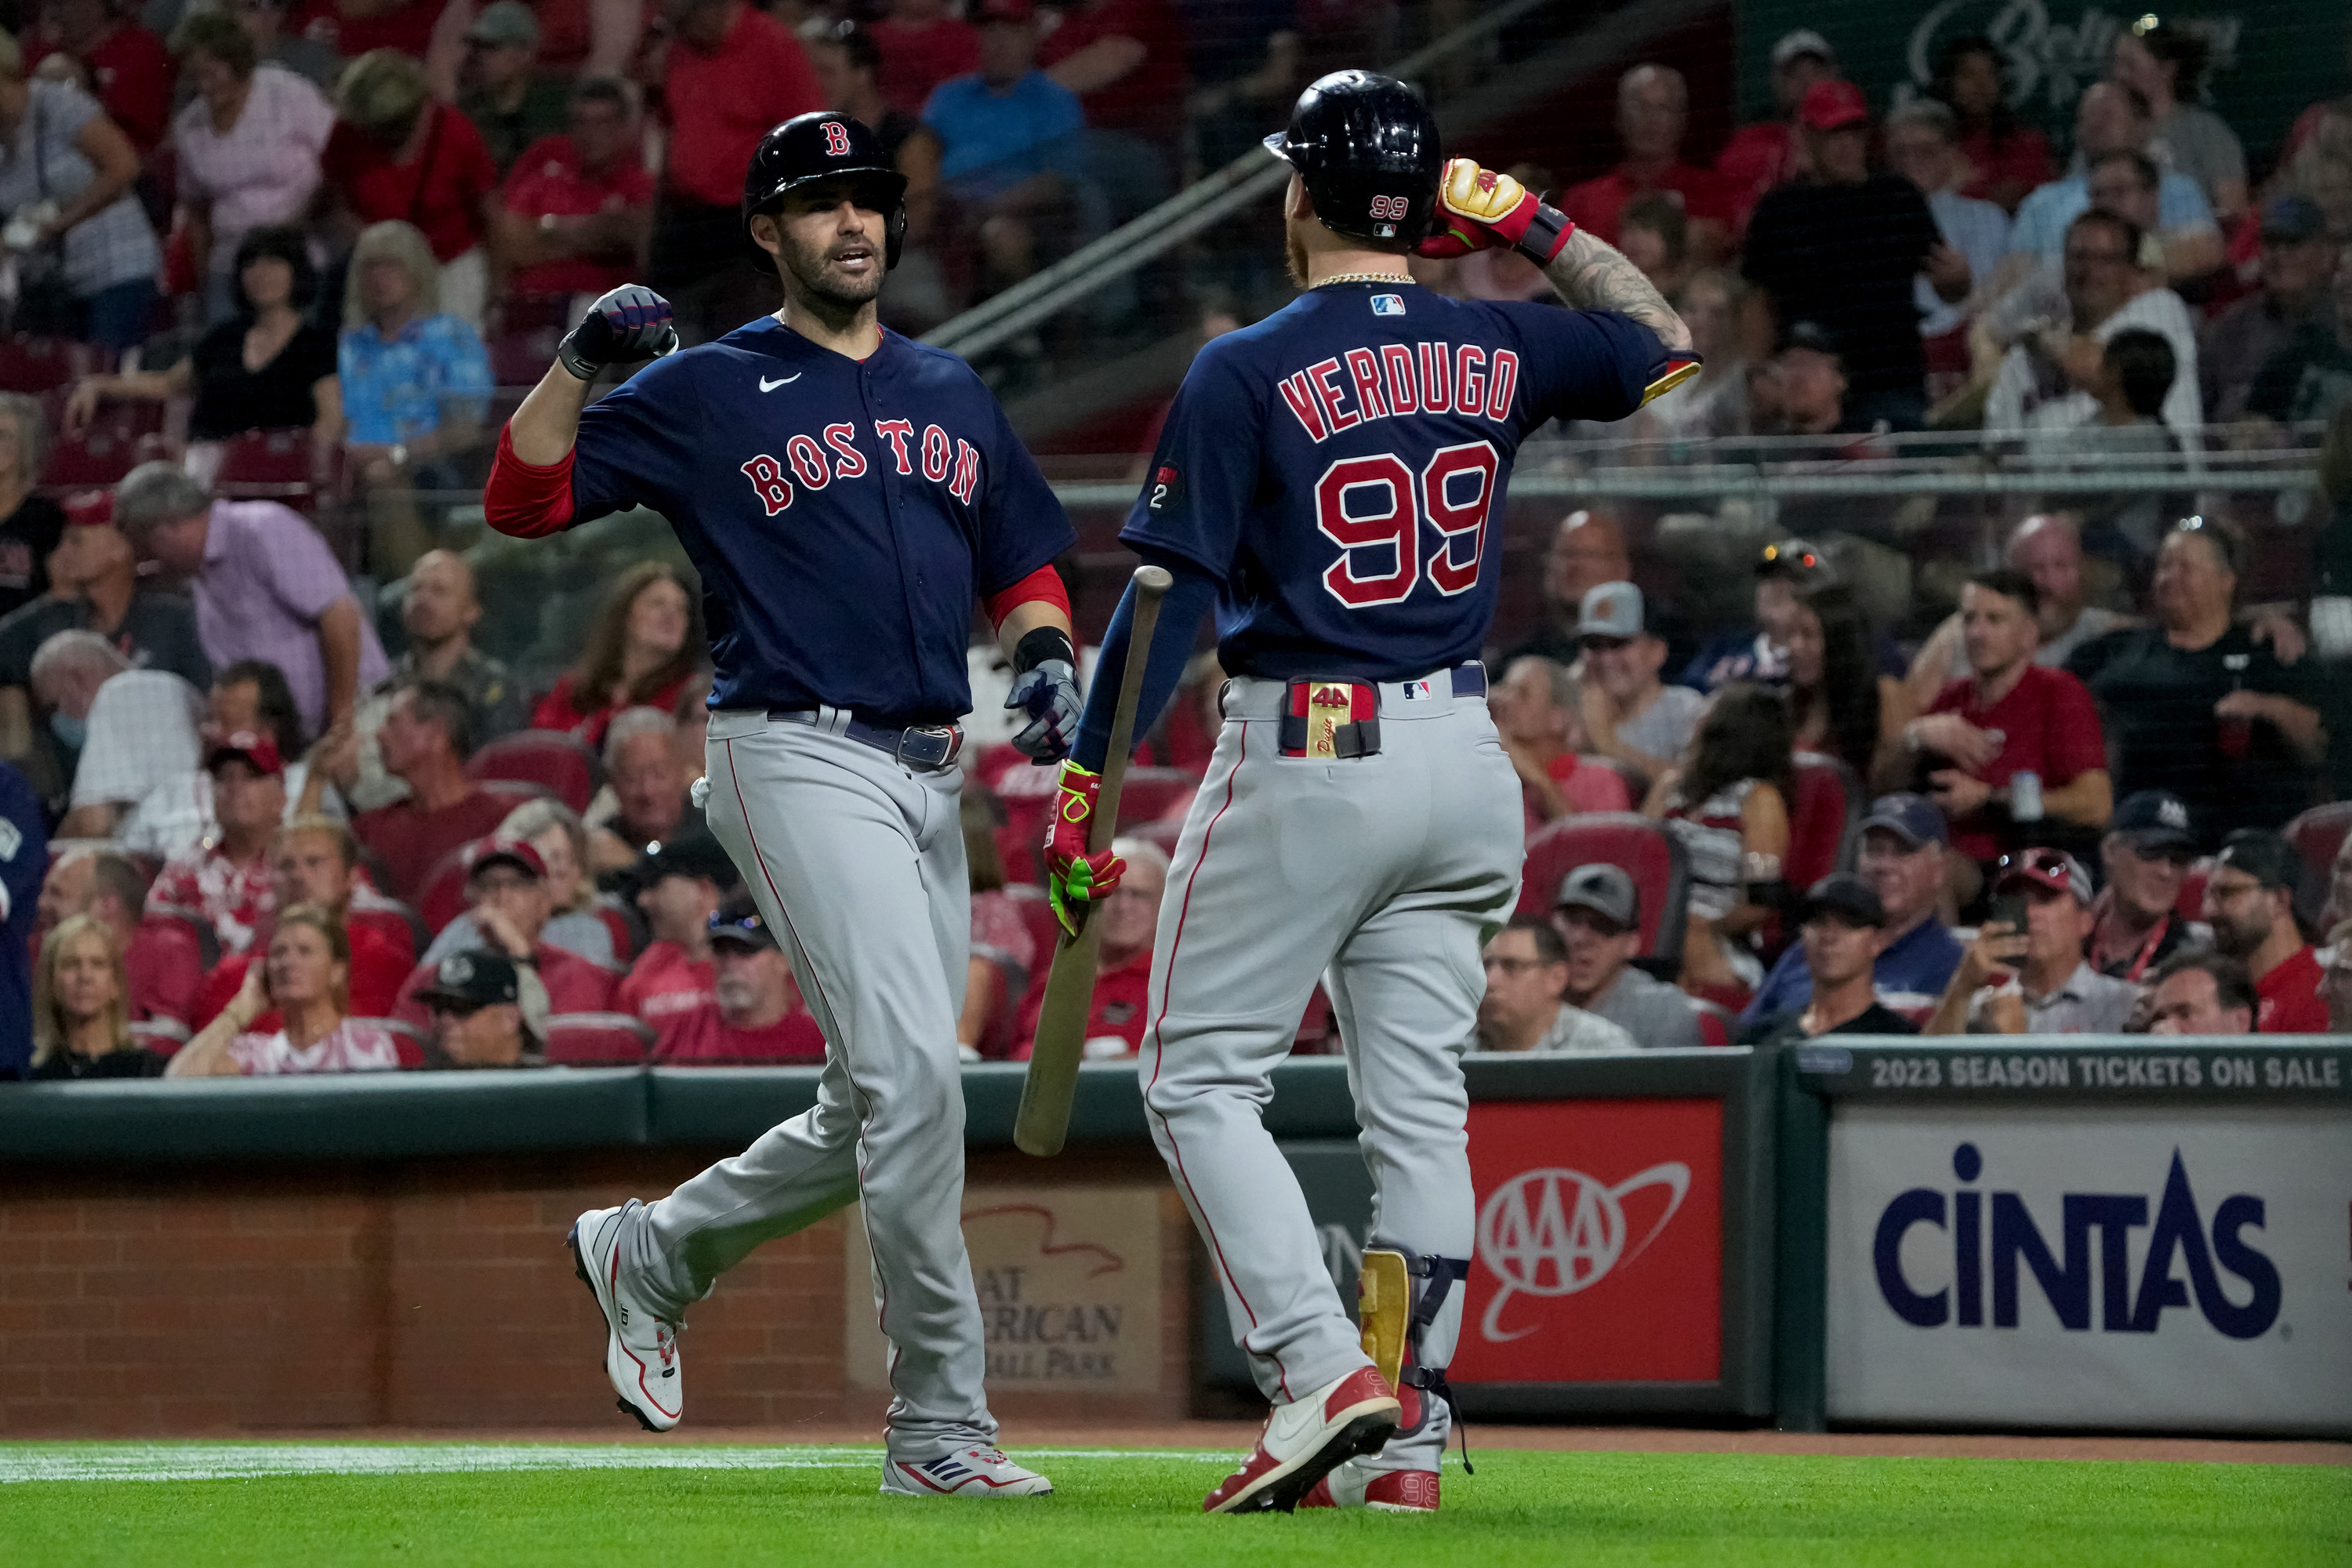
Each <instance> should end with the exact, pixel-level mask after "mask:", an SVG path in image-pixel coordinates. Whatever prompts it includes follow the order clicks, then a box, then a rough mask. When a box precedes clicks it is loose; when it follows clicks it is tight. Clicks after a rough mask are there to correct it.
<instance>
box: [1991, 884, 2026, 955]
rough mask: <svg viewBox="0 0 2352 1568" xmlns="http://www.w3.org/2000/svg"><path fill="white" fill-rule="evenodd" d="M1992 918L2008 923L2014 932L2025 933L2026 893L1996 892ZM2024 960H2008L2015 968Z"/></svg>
mask: <svg viewBox="0 0 2352 1568" xmlns="http://www.w3.org/2000/svg"><path fill="white" fill-rule="evenodd" d="M1990 920H1991V921H2000V923H2001V924H2003V925H2006V926H2007V927H2009V929H2010V931H2011V933H2013V934H2016V935H2020V936H2021V935H2023V934H2024V932H2025V895H2024V894H2023V893H1996V894H1994V895H1993V900H1992V913H1991V915H1990ZM2022 962H2023V960H2021V959H2011V960H2010V961H2009V962H2008V964H2007V967H2009V968H2011V969H2014V968H2016V967H2017V966H2018V965H2019V964H2020V963H2022Z"/></svg>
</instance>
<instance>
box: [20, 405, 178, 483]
mask: <svg viewBox="0 0 2352 1568" xmlns="http://www.w3.org/2000/svg"><path fill="white" fill-rule="evenodd" d="M162 424H163V411H162V409H161V408H160V407H158V406H157V405H153V404H143V403H134V404H125V405H119V406H118V407H117V408H114V409H110V410H108V412H107V417H105V418H104V419H101V420H100V421H99V422H98V423H96V424H94V425H92V426H90V427H89V429H88V430H87V431H85V432H83V433H82V434H81V435H80V436H79V437H59V438H58V444H57V445H56V446H54V447H50V448H49V456H48V460H47V462H45V463H43V464H42V465H41V483H42V484H44V485H47V486H51V487H57V488H65V487H70V488H72V489H85V488H88V487H91V486H98V485H111V484H112V483H114V482H115V481H116V480H117V479H121V477H122V476H123V475H125V474H127V473H129V472H130V471H131V469H132V468H136V467H138V466H139V464H140V462H141V460H142V458H144V456H145V454H144V453H143V452H142V450H141V443H142V442H143V441H144V440H145V439H146V438H147V437H149V436H151V435H152V434H153V433H154V432H155V431H156V430H157V429H159V428H161V427H162Z"/></svg>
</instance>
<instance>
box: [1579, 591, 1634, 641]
mask: <svg viewBox="0 0 2352 1568" xmlns="http://www.w3.org/2000/svg"><path fill="white" fill-rule="evenodd" d="M1576 635H1577V636H1578V637H1640V636H1641V635H1642V590H1641V589H1639V588H1636V587H1635V586H1633V584H1631V583H1596V584H1593V585H1592V586H1591V587H1590V588H1587V589H1586V590H1585V591H1584V605H1583V608H1582V609H1581V610H1580V611H1579V612H1578V614H1577V617H1576Z"/></svg>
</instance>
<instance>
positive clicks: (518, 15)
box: [466, 0, 539, 49]
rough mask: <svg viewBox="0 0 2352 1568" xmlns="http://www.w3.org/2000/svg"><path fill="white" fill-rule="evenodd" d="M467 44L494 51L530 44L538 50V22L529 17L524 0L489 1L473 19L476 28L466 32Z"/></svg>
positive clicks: (473, 27) (535, 18)
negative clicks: (482, 46)
mask: <svg viewBox="0 0 2352 1568" xmlns="http://www.w3.org/2000/svg"><path fill="white" fill-rule="evenodd" d="M466 41H467V43H469V44H488V45H489V46H491V47H494V48H495V47H498V46H499V45H500V44H528V45H530V47H532V48H534V49H535V48H537V47H539V18H538V17H536V16H532V15H531V14H530V6H528V5H524V4H523V3H522V0H490V4H489V5H485V6H483V7H482V13H481V15H480V16H476V17H475V18H474V25H473V26H470V27H468V28H467V29H466Z"/></svg>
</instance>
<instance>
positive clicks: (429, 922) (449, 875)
mask: <svg viewBox="0 0 2352 1568" xmlns="http://www.w3.org/2000/svg"><path fill="white" fill-rule="evenodd" d="M465 854H466V852H465V850H464V849H463V848H462V847H460V848H457V849H452V850H450V851H449V853H447V854H446V855H444V856H442V857H441V858H440V859H439V860H437V861H436V862H435V863H434V867H433V869H431V870H430V871H427V872H426V873H425V881H424V884H423V885H422V886H420V887H419V888H418V889H416V912H417V913H418V914H420V915H423V916H424V917H425V928H426V929H427V930H429V931H432V932H433V933H434V934H435V935H436V936H438V935H440V934H441V932H442V931H443V930H444V929H446V927H447V925H448V924H449V922H450V921H454V920H456V919H457V917H458V916H459V915H462V914H464V913H465V912H466V865H465Z"/></svg>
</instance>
